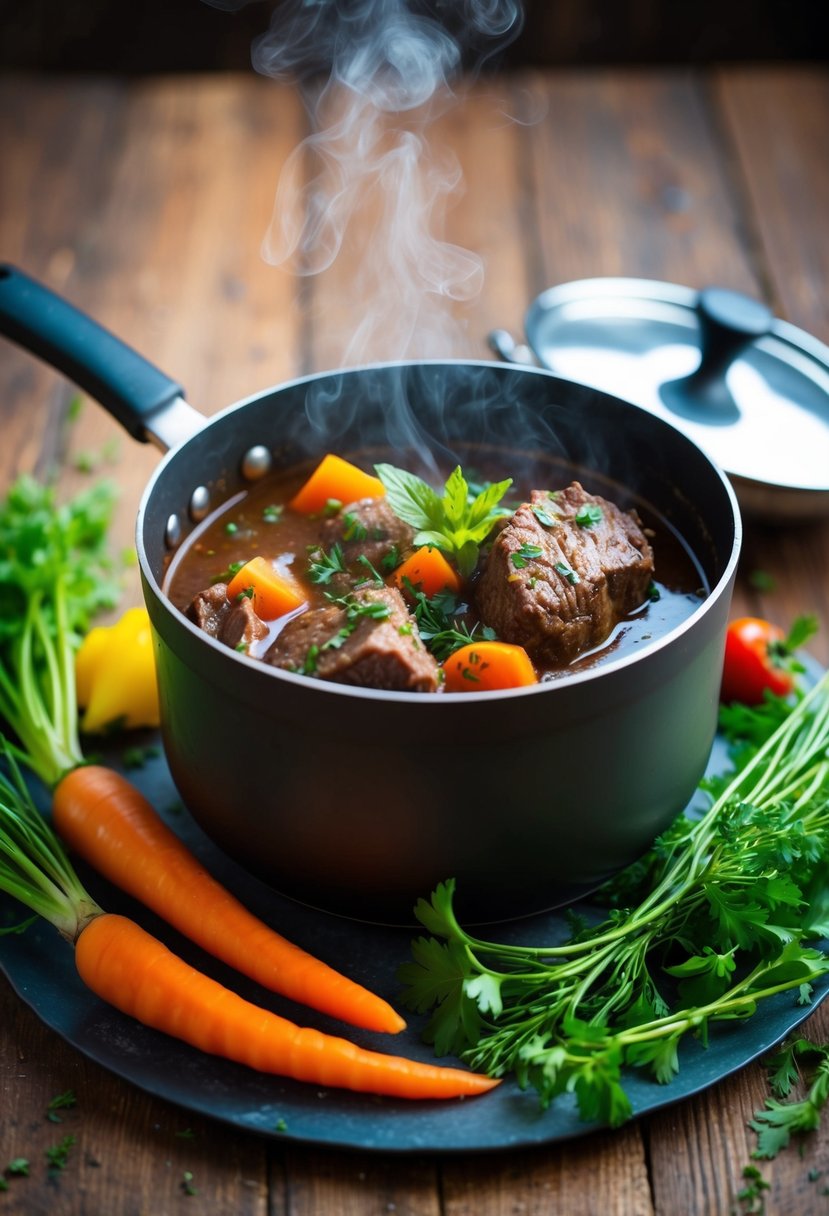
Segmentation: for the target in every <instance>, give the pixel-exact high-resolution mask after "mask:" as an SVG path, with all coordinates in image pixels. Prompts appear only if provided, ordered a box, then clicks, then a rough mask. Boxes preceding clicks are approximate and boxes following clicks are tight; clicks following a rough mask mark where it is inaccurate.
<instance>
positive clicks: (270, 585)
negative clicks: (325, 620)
mask: <svg viewBox="0 0 829 1216" xmlns="http://www.w3.org/2000/svg"><path fill="white" fill-rule="evenodd" d="M238 595H249V596H250V597H251V599H252V601H253V608H254V611H255V613H256V615H257V616H258V617H261V619H262V620H263V621H275V620H276V618H277V617H278V616H284V615H285V613H286V612H293V611H294V610H295V609H296V608H300V607H301V606H302V605H303V604H304V603H305V596H304V595H303V594H302V591H301V590H300V588H299V587H298V586H297V585H296V583H294V582H292V581H291V580H290V579H287V578H285V577H284V576H283V575H281V574H278V573H277V572H276V570H274V568H273V566H272V565H271V563H270V562H269V561H268V560H267V559H266V558H264V557H253V558H251V560H250V561H249V562H245V564H244V566H242V567H241V569H240V570H237V571H236V573H235V574H234V576H233V578H232V579H231V580H230V582H229V583H228V585H227V598H228V599H230V600H233V599H235V598H236V597H237V596H238Z"/></svg>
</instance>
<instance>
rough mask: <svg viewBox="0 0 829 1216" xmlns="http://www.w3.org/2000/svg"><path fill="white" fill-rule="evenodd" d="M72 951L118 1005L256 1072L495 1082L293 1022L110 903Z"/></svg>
mask: <svg viewBox="0 0 829 1216" xmlns="http://www.w3.org/2000/svg"><path fill="white" fill-rule="evenodd" d="M75 961H76V965H77V968H78V973H79V974H80V976H81V978H82V979H83V981H84V983H85V984H86V985H87V986H88V987H89V988H90V989H91V990H92V991H93V992H95V993H96V995H98V996H100V997H101V998H102V999H103V1000H105V1001H107V1002H108V1003H109V1004H111V1005H114V1006H115V1007H116V1008H118V1009H120V1010H121V1011H122V1012H123V1013H127V1014H131V1015H132V1016H134V1017H136V1018H138V1020H139V1021H140V1022H142V1023H143V1024H144V1025H145V1026H152V1027H154V1028H155V1029H157V1030H162V1031H165V1032H166V1033H167V1034H171V1035H174V1036H175V1037H176V1038H178V1039H183V1040H184V1041H185V1042H187V1043H189V1044H191V1045H192V1046H194V1047H197V1048H199V1049H200V1050H201V1051H205V1052H209V1053H210V1054H211V1055H217V1056H223V1057H225V1058H227V1059H229V1060H235V1061H236V1062H237V1063H240V1064H246V1065H248V1066H249V1067H250V1068H255V1069H257V1070H258V1071H259V1072H266V1073H275V1074H278V1075H280V1076H286V1077H292V1078H293V1079H294V1080H297V1081H312V1082H313V1083H314V1084H316V1085H326V1086H328V1085H330V1086H335V1087H337V1088H341V1089H352V1090H356V1091H358V1092H360V1093H372V1094H386V1095H389V1096H392V1097H396V1098H421V1099H423V1098H458V1097H462V1096H472V1095H475V1094H482V1093H486V1091H487V1090H490V1089H492V1088H493V1087H494V1086H495V1085H497V1084H498V1081H497V1080H495V1079H494V1078H490V1077H485V1076H482V1075H481V1074H479V1073H473V1072H465V1071H464V1070H463V1069H459V1068H445V1067H442V1066H439V1065H435V1064H423V1063H421V1062H419V1061H416V1060H407V1059H405V1058H403V1057H402V1056H387V1055H383V1054H382V1053H381V1052H377V1051H368V1050H365V1049H364V1048H361V1047H358V1046H356V1044H354V1043H351V1042H349V1041H348V1040H347V1039H341V1038H338V1037H336V1036H334V1035H327V1034H323V1033H321V1032H320V1031H318V1030H312V1029H309V1028H307V1027H300V1026H296V1025H294V1023H293V1022H289V1021H287V1020H286V1019H285V1018H282V1017H279V1016H278V1015H277V1014H275V1013H271V1012H269V1011H268V1010H265V1009H260V1008H259V1007H258V1006H257V1005H253V1004H251V1003H250V1002H249V1001H246V1000H243V998H242V997H240V996H238V995H237V993H235V992H232V991H231V990H230V989H228V988H224V987H223V986H222V985H221V984H219V983H217V982H216V981H215V980H212V979H210V978H209V977H208V976H206V975H203V974H202V973H201V972H199V971H196V970H195V968H193V967H191V966H190V965H189V964H188V963H185V962H184V961H183V960H182V959H180V958H178V957H177V955H175V954H173V953H172V952H171V951H170V950H168V949H167V947H166V946H164V945H163V944H162V943H161V942H159V941H158V940H157V939H156V938H154V937H151V936H150V934H149V933H146V932H145V931H144V930H143V929H142V928H140V926H138V925H137V924H136V923H135V922H134V921H131V920H128V919H127V918H126V917H123V916H118V915H116V914H115V913H104V914H103V915H101V916H96V917H95V918H94V919H92V920H91V921H89V922H88V923H87V925H86V926H85V928H84V929H82V931H81V933H80V935H79V936H78V939H77V942H76V945H75Z"/></svg>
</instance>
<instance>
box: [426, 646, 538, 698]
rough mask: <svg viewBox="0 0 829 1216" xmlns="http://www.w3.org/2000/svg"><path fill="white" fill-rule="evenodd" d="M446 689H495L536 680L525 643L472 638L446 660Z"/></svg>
mask: <svg viewBox="0 0 829 1216" xmlns="http://www.w3.org/2000/svg"><path fill="white" fill-rule="evenodd" d="M443 671H444V676H445V684H444V687H445V689H446V691H447V692H492V691H494V690H496V689H502V688H522V687H523V686H525V685H527V684H537V683H538V676H537V675H536V674H535V668H534V667H533V665H532V661H531V660H530V656H529V655H528V654H527V652H526V650H525V649H524V647H523V646H515V645H513V644H512V643H511V642H485V641H481V642H470V643H469V644H468V645H466V646H461V648H460V650H456V651H455V653H454V654H452V655H450V656H449V658H448V659H446V661H445V662H444V663H443Z"/></svg>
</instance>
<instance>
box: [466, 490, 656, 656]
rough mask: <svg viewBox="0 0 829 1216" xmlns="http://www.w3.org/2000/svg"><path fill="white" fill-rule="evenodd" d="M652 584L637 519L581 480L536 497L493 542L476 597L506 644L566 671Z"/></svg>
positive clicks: (635, 605)
mask: <svg viewBox="0 0 829 1216" xmlns="http://www.w3.org/2000/svg"><path fill="white" fill-rule="evenodd" d="M591 517H592V522H591ZM578 520H581V521H582V522H578ZM652 578H653V552H652V550H651V547H650V544H649V543H648V540H647V537H646V536H645V535H644V533H643V532H642V529H641V526H640V522H639V519H638V517H637V516H636V514H635V512H629V513H626V512H624V511H621V510H620V509H619V508H618V507H617V506H615V505H614V504H613V503H611V502H607V501H606V500H605V499H604V498H599V497H594V496H593V495H591V494H587V493H586V492H585V490H584V489H583V488H582V487H581V485H579V483H578V482H577V481H574V482H573V483H572V484H571V485H570V486H568V487H567V489H565V490H560V491H558V492H557V493H556V494H554V495H551V494H549V493H548V492H547V491H540V490H534V491H533V492H532V494H531V496H530V501H529V502H528V503H523V504H522V505H521V506H520V507H519V508H518V510H517V511H516V512H515V514H514V516H513V517H512V519H511V520H510V521H509V522H508V523H507V524H505V525H504V526H503V527H502V528H501V530H500V532H498V534H497V535H496V537H495V540H494V541H493V543H492V548H491V550H490V553H489V555H488V557H487V559H486V564H485V566H484V569H483V571H482V573H481V576H480V578H479V580H478V583H477V586H476V589H475V597H476V602H477V606H478V610H479V612H480V614H481V617H482V619H483V620H484V621H486V623H487V624H488V625H491V626H492V627H493V628H494V629H495V631H496V633H497V634H498V636H499V637H500V638H502V639H503V640H504V641H506V642H515V643H518V644H519V645H521V646H524V647H525V648H526V650H528V651H529V653H530V654H531V655H532V656H534V657H535V658H537V659H539V660H544V661H547V662H552V663H557V664H565V663H569V662H571V661H572V660H573V659H574V658H576V657H577V656H578V655H579V654H581V653H582V652H583V651H584V650H588V649H590V648H591V647H592V646H597V645H599V643H601V642H602V641H604V639H605V638H606V637H607V636H608V634H609V633H610V632H611V630H612V629H613V627H614V625H615V624H616V623H617V622H618V621H619V620H621V619H622V618H623V617H624V616H626V615H627V614H628V613H629V612H632V611H633V610H634V609H635V608H638V607H639V606H640V605H641V604H642V603H643V601H644V600H645V598H646V596H647V593H648V588H649V586H650V583H651V580H652Z"/></svg>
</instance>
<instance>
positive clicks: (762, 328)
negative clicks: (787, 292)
mask: <svg viewBox="0 0 829 1216" xmlns="http://www.w3.org/2000/svg"><path fill="white" fill-rule="evenodd" d="M696 312H697V319H698V321H699V344H700V356H701V357H700V362H699V366H698V367H697V368H696V370H695V371H693V372H691V374H690V375H689V376H683V377H682V378H681V379H679V380H671V381H669V382H668V383H667V384H663V385H662V386H661V388H660V390H659V395H660V396H661V398H662V400H663V401H664V402H665V404H666V405H668V406H669V407H670V408H671V409H672V410H674V411H675V412H677V413H680V414H683V415H685V416H686V417H694V418H697V419H698V420H699V421H701V422H709V423H717V422H719V423H721V424H724V423H728V422H733V421H734V419H735V418H736V415H737V413H738V410H737V406H736V404H735V402H734V400H733V398H732V396H731V393H730V392H729V390H728V386H727V384H726V381H725V376H726V372H727V371H728V369H729V367H730V366H731V364H732V363H733V362H734V360H735V359H736V358H737V356H738V355H739V354H740V352H741V351H742V350H744V349H745V347H746V346H748V345H749V344H750V343H751V342H754V341H755V340H756V339H757V338H761V337H762V336H763V335H764V334H766V333H768V331H769V329H770V328H771V324H772V321H773V320H774V317H773V314H772V312H771V310H770V309H769V308H767V307H766V305H765V304H763V303H761V302H760V301H759V300H754V299H752V298H751V297H750V296H744V295H741V294H740V292H737V291H729V290H727V289H726V288H724V287H706V288H704V290H703V291H701V292H700V293H699V296H698V298H697V305H696ZM715 411H716V412H715Z"/></svg>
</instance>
